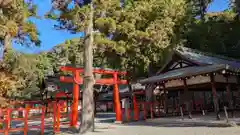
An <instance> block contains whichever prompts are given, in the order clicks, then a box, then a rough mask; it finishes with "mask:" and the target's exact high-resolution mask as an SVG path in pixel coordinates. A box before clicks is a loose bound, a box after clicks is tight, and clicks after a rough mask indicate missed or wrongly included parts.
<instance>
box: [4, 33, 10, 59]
mask: <svg viewBox="0 0 240 135" xmlns="http://www.w3.org/2000/svg"><path fill="white" fill-rule="evenodd" d="M10 46H11V35H10V34H8V33H6V35H5V37H4V41H3V46H2V50H3V51H2V60H4V59H5V55H6V53H7V50H8V49H9V47H10Z"/></svg>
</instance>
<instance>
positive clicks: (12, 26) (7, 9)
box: [0, 0, 40, 53]
mask: <svg viewBox="0 0 240 135" xmlns="http://www.w3.org/2000/svg"><path fill="white" fill-rule="evenodd" d="M0 6H1V8H0V31H1V32H0V40H1V41H2V46H3V48H4V49H8V48H9V47H10V46H9V45H11V41H16V42H17V43H19V44H21V45H25V46H30V45H32V44H34V45H37V46H39V45H40V40H39V39H38V35H39V33H38V32H37V28H36V26H35V24H34V23H32V22H31V21H29V20H27V19H28V18H29V17H37V15H36V9H37V6H36V5H34V4H33V3H32V2H31V1H29V2H27V1H25V0H7V2H2V3H0ZM7 35H8V36H9V37H8V38H7ZM4 53H5V51H4Z"/></svg>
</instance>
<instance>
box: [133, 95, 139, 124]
mask: <svg viewBox="0 0 240 135" xmlns="http://www.w3.org/2000/svg"><path fill="white" fill-rule="evenodd" d="M133 109H134V120H138V106H137V98H136V95H135V94H133Z"/></svg>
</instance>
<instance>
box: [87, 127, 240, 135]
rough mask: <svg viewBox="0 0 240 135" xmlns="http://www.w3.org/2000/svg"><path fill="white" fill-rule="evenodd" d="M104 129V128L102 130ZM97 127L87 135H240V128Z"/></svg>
mask: <svg viewBox="0 0 240 135" xmlns="http://www.w3.org/2000/svg"><path fill="white" fill-rule="evenodd" d="M101 127H102V128H101ZM103 127H104V126H103V125H101V126H97V129H96V132H93V133H92V132H90V133H86V135H159V134H161V135H240V127H231V128H210V127H154V126H119V125H113V126H106V125H105V128H103Z"/></svg>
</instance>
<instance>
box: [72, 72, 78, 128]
mask: <svg viewBox="0 0 240 135" xmlns="http://www.w3.org/2000/svg"><path fill="white" fill-rule="evenodd" d="M73 74H74V76H73V77H74V80H80V72H79V71H75V72H73ZM78 100H79V84H77V82H75V81H74V84H73V102H72V115H71V116H72V120H71V126H77V121H78Z"/></svg>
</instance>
